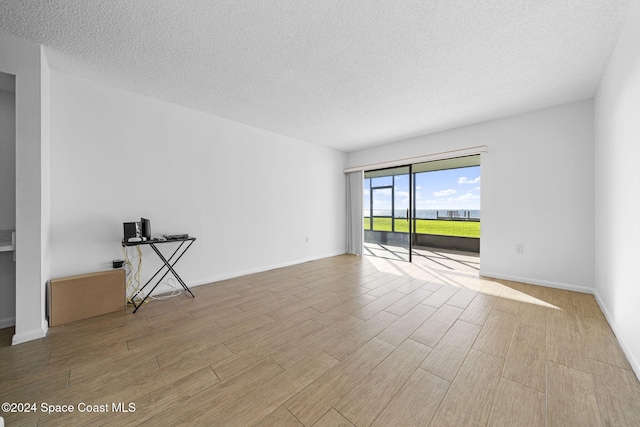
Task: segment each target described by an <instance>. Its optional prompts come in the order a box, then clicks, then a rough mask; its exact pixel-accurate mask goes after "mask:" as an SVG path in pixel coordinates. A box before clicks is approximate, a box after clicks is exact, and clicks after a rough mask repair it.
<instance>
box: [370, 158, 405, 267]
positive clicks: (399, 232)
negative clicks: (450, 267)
mask: <svg viewBox="0 0 640 427" xmlns="http://www.w3.org/2000/svg"><path fill="white" fill-rule="evenodd" d="M411 180H412V176H411V166H402V167H397V168H392V169H381V170H375V171H369V172H365V175H364V200H363V206H364V235H365V237H364V242H365V247H364V253H365V254H369V255H375V256H379V257H383V258H389V259H395V260H402V261H411V238H410V236H411V227H412V225H411V211H412V207H411V194H410V193H411V191H410V189H411Z"/></svg>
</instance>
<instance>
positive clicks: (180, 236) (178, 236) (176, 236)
mask: <svg viewBox="0 0 640 427" xmlns="http://www.w3.org/2000/svg"><path fill="white" fill-rule="evenodd" d="M164 238H165V239H167V240H181V239H188V238H189V235H188V234H165V235H164Z"/></svg>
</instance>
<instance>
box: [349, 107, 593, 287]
mask: <svg viewBox="0 0 640 427" xmlns="http://www.w3.org/2000/svg"><path fill="white" fill-rule="evenodd" d="M477 145H487V146H488V148H489V152H488V153H484V154H482V160H481V162H482V164H481V175H482V190H481V216H482V225H481V242H480V244H481V248H480V250H481V273H482V274H483V275H486V276H491V277H497V278H505V279H511V280H520V281H524V282H528V283H534V284H541V285H547V286H554V287H559V288H565V289H573V290H579V291H586V292H591V290H592V288H593V263H594V250H593V242H594V231H593V229H594V214H593V206H594V205H593V203H594V202H593V201H594V196H593V185H594V184H593V176H594V174H593V103H592V101H590V100H589V101H583V102H578V103H573V104H568V105H562V106H558V107H554V108H549V109H545V110H540V111H536V112H533V113H528V114H522V115H517V116H513V117H507V118H504V119H499V120H493V121H489V122H484V123H480V124H476V125H472V126H466V127H462V128H458V129H454V130H450V131H446V132H441V133H436V134H431V135H426V136H422V137H418V138H413V139H410V140H406V141H401V142H396V143H392V144H387V145H383V146H380V147H376V148H372V149H368V150H362V151H358V152H354V153H351V154H349V158H348V164H349V166H359V165H366V164H372V163H377V162H383V161H389V160H394V159H401V158H406V157H416V156H422V155H428V154H430V153H437V152H442V151H448V150H454V149H462V148H467V147H472V146H477ZM516 244H523V245H524V253H523V254H521V255H517V254H516V253H515V245H516Z"/></svg>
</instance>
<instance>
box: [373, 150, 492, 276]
mask: <svg viewBox="0 0 640 427" xmlns="http://www.w3.org/2000/svg"><path fill="white" fill-rule="evenodd" d="M363 195H364V200H363V206H364V253H365V254H367V255H373V256H377V257H382V258H387V259H394V260H402V261H410V262H420V263H423V262H427V263H430V264H434V265H440V266H442V267H443V268H449V266H451V265H454V266H455V267H458V268H463V269H471V270H475V271H478V270H479V253H480V225H481V222H480V212H481V211H480V155H473V156H465V157H458V158H452V159H446V160H437V161H431V162H424V163H416V164H411V165H406V166H401V167H394V168H387V169H378V170H371V171H366V172H365V174H364V189H363Z"/></svg>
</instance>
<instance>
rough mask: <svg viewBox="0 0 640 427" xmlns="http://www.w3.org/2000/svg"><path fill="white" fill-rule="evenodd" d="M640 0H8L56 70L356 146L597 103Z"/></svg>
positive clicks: (0, 23)
mask: <svg viewBox="0 0 640 427" xmlns="http://www.w3.org/2000/svg"><path fill="white" fill-rule="evenodd" d="M631 2H632V0H533V1H532V0H480V1H469V0H422V1H419V0H394V1H391V0H387V1H383V0H359V1H356V0H353V1H344V0H316V1H312V0H271V1H258V0H255V1H250V0H219V1H214V0H183V1H179V0H173V1H171V0H166V1H157V0H137V1H131V0H110V1H97V0H66V1H61V0H57V1H56V0H41V1H29V0H13V1H6V0H0V31H1V32H5V33H10V34H13V35H16V36H19V37H23V38H26V39H28V40H31V41H33V42H35V43H39V44H44V45H46V46H48V47H49V48H50V51H48V55H47V56H48V60H49V64H50V66H51V68H53V69H55V70H58V71H61V72H65V73H69V74H72V75H76V76H79V77H82V78H87V79H90V80H95V81H98V82H101V83H104V84H107V85H111V86H115V87H120V88H124V89H127V90H130V91H133V92H137V93H141V94H145V95H148V96H151V97H154V98H159V99H163V100H166V101H170V102H173V103H176V104H179V105H184V106H187V107H191V108H195V109H197V110H201V111H205V112H209V113H212V114H215V115H217V116H221V117H225V118H228V119H231V120H235V121H238V122H241V123H245V124H248V125H252V126H256V127H259V128H263V129H267V130H270V131H273V132H276V133H280V134H283V135H288V136H292V137H295V138H299V139H302V140H306V141H311V142H315V143H318V144H322V145H326V146H329V147H333V148H337V149H339V150H342V151H346V152H350V151H354V150H357V149H361V148H365V147H368V146H373V145H379V144H382V143H386V142H391V141H396V140H400V139H404V138H408V137H412V136H417V135H421V134H425V133H430V132H435V131H439V130H444V129H448V128H452V127H457V126H461V125H466V124H470V123H474V122H479V121H483V120H488V119H493V118H498V117H503V116H507V115H512V114H516V113H521V112H525V111H531V110H535V109H539V108H543V107H547V106H552V105H557V104H562V103H566V102H572V101H577V100H582V99H587V98H590V97H592V96H593V95H594V93H595V90H596V88H597V85H598V83H599V81H600V78H601V77H602V73H603V71H604V68H605V66H606V64H607V61H608V59H609V57H610V55H611V53H612V49H613V47H614V46H615V43H616V41H617V38H618V35H619V33H620V30H621V28H622V26H623V24H624V21H625V19H626V17H627V16H628V14H629V10H630V6H631Z"/></svg>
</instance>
